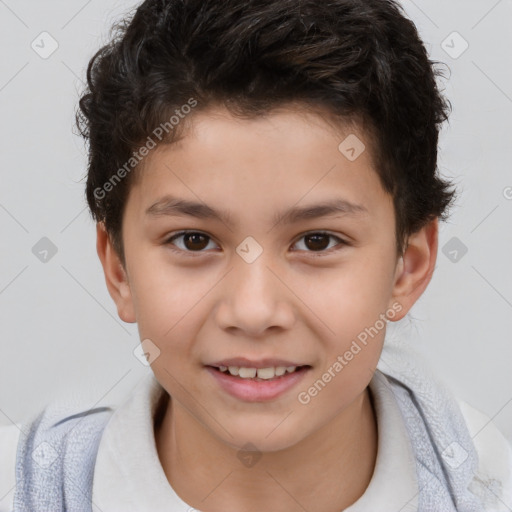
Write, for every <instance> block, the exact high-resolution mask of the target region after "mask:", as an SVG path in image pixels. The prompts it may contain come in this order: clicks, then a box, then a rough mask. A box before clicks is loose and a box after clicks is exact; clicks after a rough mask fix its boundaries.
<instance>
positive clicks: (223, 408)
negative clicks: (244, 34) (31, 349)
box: [97, 107, 438, 512]
mask: <svg viewBox="0 0 512 512" xmlns="http://www.w3.org/2000/svg"><path fill="white" fill-rule="evenodd" d="M349 133H354V134H356V135H357V136H358V137H359V139H360V140H362V141H363V142H364V143H365V145H366V150H365V151H364V152H363V153H362V154H361V155H360V156H359V157H358V158H357V159H356V160H355V161H349V160H348V159H347V158H346V157H345V156H344V155H343V154H342V153H341V152H340V151H339V150H338V145H339V144H340V142H341V141H343V140H344V138H345V137H346V136H347V135H348V134H349ZM165 194H172V195H173V196H176V197H179V198H183V199H189V200H193V201H200V202H203V203H206V204H208V205H210V206H211V207H212V208H215V209H219V210H222V209H224V210H227V211H229V213H230V217H231V220H232V221H233V222H234V224H233V225H227V224H225V223H223V222H221V221H218V220H214V219H211V218H207V219H198V218H194V217H191V216H176V217H172V216H164V215H162V216H158V217H156V216H155V217H151V216H149V215H146V214H145V211H146V209H147V208H148V207H150V206H151V205H152V204H154V203H155V202H156V201H157V200H159V199H160V198H162V197H163V196H164V195H165ZM338 197H339V198H344V199H346V200H349V201H351V202H353V203H358V204H361V205H363V206H364V207H365V208H366V210H367V211H366V213H364V214H360V215H347V214H339V213H338V214H336V215H333V216H329V217H320V218H312V219H307V220H301V221H300V222H297V223H295V224H290V225H288V224H285V223H284V222H279V223H277V224H276V222H275V220H274V215H276V214H278V213H280V212H283V211H284V210H286V209H288V208H291V207H293V206H305V205H312V204H316V203H320V202H322V201H324V200H328V199H331V198H338ZM394 227H395V217H394V209H393V202H392V198H391V196H389V195H388V194H387V193H386V192H385V191H384V190H383V188H382V186H381V184H380V182H379V179H378V176H377V174H376V172H375V170H374V169H373V163H372V157H371V147H370V143H369V141H368V140H367V138H366V137H365V135H364V133H362V131H361V130H356V129H355V128H350V129H349V128H348V127H347V126H345V127H343V126H337V127H336V126H333V124H332V123H329V122H327V121H326V120H325V118H324V117H321V116H320V115H319V114H314V113H308V112H306V111H301V110H300V109H299V108H296V107H295V108H294V107H289V108H281V109H279V110H276V111H273V112H272V113H271V114H270V115H268V116H266V117H260V118H257V119H252V120H247V119H244V120H242V119H238V118H235V117H233V116H232V115H231V114H230V113H229V112H228V111H226V110H224V109H222V108H221V107H215V108H210V109H209V110H208V111H203V112H200V113H196V114H195V115H194V118H193V119H191V122H190V129H189V130H188V131H187V132H186V135H185V137H184V138H183V139H182V140H181V141H180V142H179V143H176V144H174V145H170V146H161V147H158V148H157V149H155V150H153V151H152V152H151V153H150V154H149V155H148V157H146V161H145V164H144V171H143V172H142V173H141V175H140V179H138V180H137V182H136V183H135V184H134V185H133V186H132V188H131V190H130V193H129V197H128V201H127V203H126V209H125V212H124V216H123V230H122V236H123V242H124V248H125V256H126V268H123V266H122V264H121V263H120V260H119V258H118V256H117V254H116V253H115V251H114V249H113V246H112V244H111V241H110V238H109V237H108V235H107V234H106V232H105V229H104V226H103V225H102V224H101V223H99V224H98V226H97V250H98V255H99V258H100V260H101V262H102V265H103V268H104V272H105V279H106V284H107V287H108V289H109V292H110V294H111V296H112V298H113V300H114V301H115V303H116V305H117V309H118V314H119V316H120V318H121V319H122V320H124V321H125V322H137V323H138V328H139V333H140V337H141V340H144V339H146V338H149V339H151V341H152V342H153V343H154V344H155V345H156V346H157V347H158V349H159V350H160V354H159V356H158V357H157V358H156V359H155V360H154V361H153V362H152V365H151V368H152V370H153V372H154V374H155V376H156V378H157V379H158V381H159V382H160V383H161V385H162V386H163V387H164V388H165V389H166V390H167V392H168V393H169V394H170V396H171V397H172V398H171V400H170V403H169V405H168V406H167V407H166V409H165V413H164V416H163V421H162V424H161V425H160V426H159V427H158V428H157V429H155V441H156V445H157V450H158V454H159V458H160V462H161V465H162V468H163V471H164V472H165V475H166V476H167V479H168V481H169V483H170V484H171V485H172V487H173V489H174V490H175V491H176V493H177V494H178V495H179V496H180V497H181V498H182V499H183V500H184V501H186V502H187V503H188V504H189V505H191V506H192V507H194V508H196V509H198V510H203V511H207V512H221V511H235V510H236V511H238V512H256V511H258V512H260V511H261V510H272V511H273V512H285V511H286V512H295V511H301V512H303V511H304V509H305V510H307V511H309V512H331V511H332V512H335V511H339V510H342V509H344V508H346V507H348V506H349V505H351V504H352V503H354V502H355V501H356V500H357V499H358V498H359V497H360V496H361V495H362V494H363V493H364V491H365V489H366V488H367V486H368V484H369V482H370V480H371V477H372V473H373V469H374V466H375V460H376V455H377V449H378V443H377V432H378V431H377V423H376V418H375V413H374V409H373V406H372V401H371V394H370V393H369V391H368V388H367V386H368V384H369V382H370V380H371V378H372V375H373V372H374V371H375V368H376V366H377V362H378V360H379V357H380V354H381V350H382V346H383V341H384V336H385V327H384V328H382V329H380V330H379V332H378V334H377V335H374V337H373V338H369V341H368V343H367V345H366V346H362V345H361V346H362V347H363V348H362V350H361V351H360V352H359V353H358V354H357V355H355V356H354V358H353V359H352V360H351V361H350V362H349V363H348V364H347V365H346V366H344V367H343V369H342V371H339V372H338V373H336V376H335V377H334V378H332V379H331V381H330V382H329V383H328V384H327V385H326V386H325V387H324V388H323V389H322V390H321V392H319V393H318V394H317V395H316V396H315V397H314V398H312V399H311V400H310V402H309V403H307V404H303V403H301V402H300V401H299V400H298V394H299V392H303V391H307V390H308V388H309V387H310V386H312V384H313V383H314V382H315V381H317V380H318V379H321V378H322V375H323V374H324V373H325V372H326V371H327V370H328V368H329V367H332V366H333V364H334V362H335V361H336V360H337V357H338V356H339V355H343V354H344V353H345V352H346V351H347V350H348V349H349V348H350V346H351V344H352V342H353V340H355V339H356V338H357V336H358V334H359V333H361V332H362V331H364V329H365V328H367V327H370V326H374V325H375V324H376V321H377V320H378V319H379V318H382V317H380V316H379V315H382V314H385V313H386V312H389V311H391V310H392V308H393V305H395V309H393V313H395V314H394V316H393V318H390V321H398V320H400V319H401V318H403V317H404V316H405V315H406V313H407V312H408V311H409V310H410V308H411V307H412V306H413V304H414V303H415V302H416V300H417V299H418V298H419V297H420V295H421V294H422V293H423V291H424V290H425V288H426V286H427V285H428V283H429V281H430V279H431V276H432V272H433V269H434V266H435V260H436V255H437V242H438V222H437V219H435V220H433V221H431V222H430V223H429V224H427V225H426V226H425V227H424V228H423V229H421V230H420V231H418V232H417V233H414V234H412V235H411V236H410V237H409V239H408V246H407V250H406V251H405V253H404V255H403V257H399V256H398V255H397V253H396V248H395V229H394ZM185 229H187V230H193V231H199V232H200V233H202V234H205V235H206V236H207V238H204V239H202V238H199V242H198V241H197V240H196V241H195V242H194V241H190V240H188V241H187V239H186V238H185V237H180V238H178V239H175V240H174V242H173V243H174V245H172V243H171V242H168V240H169V238H170V237H171V236H172V235H173V234H175V233H177V232H178V231H180V230H185ZM318 231H328V232H329V234H330V235H333V236H334V238H330V237H325V238H323V239H322V238H320V240H319V241H318V242H317V243H316V245H315V243H314V242H311V240H310V239H308V238H307V237H305V236H304V235H306V234H309V235H311V234H314V233H317V232H318ZM247 236H251V237H253V238H254V239H255V240H256V241H257V242H258V244H259V245H260V246H261V247H262V249H263V252H262V254H261V255H260V256H259V257H258V258H257V259H256V260H255V261H253V262H252V263H247V262H246V261H245V260H244V259H243V258H242V257H240V256H239V255H238V253H237V252H236V248H237V247H238V246H239V245H240V244H241V242H242V241H244V239H245V238H246V237H247ZM208 237H209V238H208ZM335 237H339V239H341V240H344V241H346V242H347V243H346V244H340V241H339V240H338V239H337V238H335ZM201 243H202V245H201ZM322 244H323V245H322ZM172 247H174V249H175V250H176V251H177V252H175V251H173V250H172ZM318 247H320V249H318ZM198 248H199V249H198ZM315 248H317V250H315ZM187 250H188V252H187ZM200 251H202V252H200ZM398 308H400V310H399V311H397V309H398ZM236 356H245V357H248V358H253V359H260V358H264V357H279V358H284V359H288V360H293V361H299V362H302V363H303V364H309V365H311V366H312V369H311V370H310V371H309V373H308V374H307V375H306V376H305V377H304V379H303V380H302V381H301V382H300V383H299V384H298V385H297V386H296V387H294V388H293V389H292V390H290V391H288V392H286V393H285V394H284V395H282V396H280V397H278V398H277V399H275V400H272V401H270V402H246V401H243V400H239V399H236V398H233V397H231V396H230V395H228V394H226V393H225V392H224V391H222V390H221V389H220V387H219V386H218V385H217V383H216V381H215V380H214V378H213V377H212V376H211V375H210V374H209V373H208V372H207V371H206V370H205V368H204V365H205V364H208V363H212V362H215V361H219V360H221V359H224V358H228V357H236ZM247 443H252V445H254V446H255V447H256V449H257V450H258V453H259V455H261V457H260V458H259V459H258V460H257V462H256V463H255V464H253V465H251V466H250V467H248V466H246V465H244V464H242V462H241V460H240V459H239V457H237V455H238V454H239V451H240V449H242V448H243V447H244V446H246V445H247Z"/></svg>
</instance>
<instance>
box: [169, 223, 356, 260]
mask: <svg viewBox="0 0 512 512" xmlns="http://www.w3.org/2000/svg"><path fill="white" fill-rule="evenodd" d="M190 234H194V235H204V236H205V237H206V238H208V239H209V241H212V237H211V236H209V235H207V234H206V233H203V232H202V231H193V230H189V231H187V230H185V231H179V232H178V233H175V234H174V235H172V236H171V237H169V238H168V239H167V240H166V241H165V242H164V245H168V246H169V248H170V250H171V251H173V252H176V253H179V254H181V255H183V254H186V255H187V256H189V255H190V256H192V257H196V256H199V255H201V253H203V252H206V251H205V250H204V249H203V250H201V251H189V250H184V249H177V248H175V247H176V246H175V245H174V244H173V243H172V242H173V241H174V240H175V239H177V238H179V237H181V236H183V235H190ZM311 235H327V236H328V237H330V238H334V239H336V240H337V241H338V244H337V246H334V248H332V247H331V248H330V249H324V250H321V251H305V252H308V253H310V254H311V256H313V257H322V256H328V255H330V254H332V253H333V252H336V251H338V250H340V249H341V247H343V246H348V245H350V244H349V243H348V242H347V241H345V240H343V239H342V238H340V237H339V236H336V235H333V234H331V233H328V232H325V231H309V232H307V233H304V234H303V235H301V236H300V237H299V238H298V240H297V241H296V242H295V243H294V245H295V244H296V243H297V242H298V241H299V240H301V239H303V238H305V237H307V236H311ZM333 249H334V250H333Z"/></svg>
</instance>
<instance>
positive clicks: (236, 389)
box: [206, 366, 311, 402]
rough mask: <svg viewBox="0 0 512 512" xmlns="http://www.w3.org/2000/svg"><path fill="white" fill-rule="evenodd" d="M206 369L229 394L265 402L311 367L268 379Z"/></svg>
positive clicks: (287, 387) (298, 379)
mask: <svg viewBox="0 0 512 512" xmlns="http://www.w3.org/2000/svg"><path fill="white" fill-rule="evenodd" d="M206 369H207V370H208V372H209V373H210V374H211V375H212V376H213V377H214V378H215V380H216V381H217V382H218V383H219V385H220V387H221V388H222V389H223V390H224V391H226V392H227V393H229V394H230V395H231V396H234V397H235V398H239V399H240V400H245V401H246V402H265V401H268V400H273V399H274V398H277V397H278V396H280V395H282V394H284V393H286V391H288V390H290V389H291V388H292V387H293V386H295V385H296V384H297V383H298V382H299V381H300V380H302V379H303V378H304V375H305V374H306V373H307V372H308V371H309V370H310V369H311V367H310V366H306V367H303V368H301V369H300V370H296V371H294V372H293V373H288V372H287V373H285V374H284V375H282V376H280V377H277V378H275V379H273V380H268V381H265V380H259V381H258V380H251V379H242V378H240V377H234V376H233V375H231V374H229V373H223V372H221V371H220V370H216V369H214V368H213V367H211V366H207V367H206Z"/></svg>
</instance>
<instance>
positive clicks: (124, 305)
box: [96, 222, 136, 323]
mask: <svg viewBox="0 0 512 512" xmlns="http://www.w3.org/2000/svg"><path fill="white" fill-rule="evenodd" d="M96 251H97V253H98V257H99V259H100V261H101V265H102V267H103V272H104V274H105V283H106V285H107V289H108V292H109V294H110V296H111V297H112V299H113V300H114V302H115V303H116V306H117V313H118V315H119V318H121V320H123V321H124V322H127V323H134V322H136V317H135V309H134V306H133V298H132V292H131V288H130V284H129V281H128V276H127V274H126V270H125V269H124V268H123V265H122V264H121V260H120V259H119V256H118V254H117V253H116V251H115V249H114V247H113V245H112V242H111V240H110V237H109V235H108V233H107V231H106V229H105V225H104V224H103V222H98V223H97V224H96Z"/></svg>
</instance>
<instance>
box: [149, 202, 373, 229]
mask: <svg viewBox="0 0 512 512" xmlns="http://www.w3.org/2000/svg"><path fill="white" fill-rule="evenodd" d="M368 213H369V212H368V210H367V209H366V208H365V207H364V206H363V205H361V204H356V203H351V202H350V201H347V200H346V199H340V198H336V199H332V200H329V201H324V202H322V203H319V204H314V205H309V206H300V207H299V206H293V207H292V208H290V209H288V210H287V211H285V212H282V213H279V212H278V213H277V214H276V215H275V216H274V219H273V220H274V222H275V223H276V224H277V223H279V222H281V223H283V224H293V223H296V222H300V221H304V220H308V219H316V218H320V217H327V216H332V215H335V214H342V215H348V216H354V217H355V216H361V215H365V214H368ZM146 215H149V216H152V217H160V216H171V217H174V216H187V215H188V216H191V217H196V218H198V219H214V220H217V221H220V222H222V223H224V224H227V225H231V224H232V221H231V218H232V216H231V213H230V212H228V211H227V210H216V209H214V208H212V207H211V206H208V205H207V204H205V203H200V202H195V201H190V200H187V199H180V198H176V197H172V196H164V197H162V198H161V199H159V200H158V201H157V202H156V203H154V204H153V205H151V206H150V207H149V208H148V209H147V210H146Z"/></svg>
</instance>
